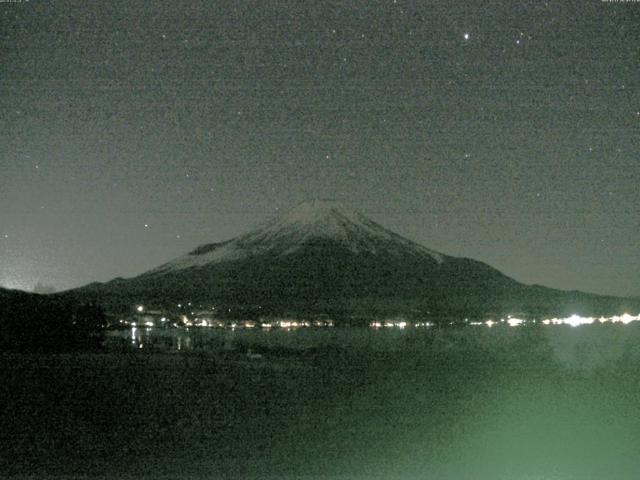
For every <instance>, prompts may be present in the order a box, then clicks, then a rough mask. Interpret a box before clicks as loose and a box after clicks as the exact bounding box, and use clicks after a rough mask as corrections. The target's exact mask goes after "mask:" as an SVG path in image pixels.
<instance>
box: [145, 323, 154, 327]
mask: <svg viewBox="0 0 640 480" xmlns="http://www.w3.org/2000/svg"><path fill="white" fill-rule="evenodd" d="M144 324H145V326H147V327H153V326H154V325H153V322H144Z"/></svg>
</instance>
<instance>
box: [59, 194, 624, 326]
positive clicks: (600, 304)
mask: <svg viewBox="0 0 640 480" xmlns="http://www.w3.org/2000/svg"><path fill="white" fill-rule="evenodd" d="M65 294H66V295H72V296H74V297H80V299H82V300H87V299H90V300H91V301H94V302H100V303H102V304H103V305H104V306H105V307H106V308H107V309H108V310H110V311H114V312H117V311H127V309H131V306H132V305H134V304H136V303H144V304H150V305H157V306H158V307H162V308H167V309H171V308H172V307H175V305H176V304H177V303H179V302H183V303H187V302H189V303H191V304H193V305H203V306H205V305H206V306H207V308H208V307H209V306H215V307H216V310H217V312H220V314H221V315H222V314H224V315H228V316H244V317H246V316H264V315H290V316H314V315H331V316H333V317H336V318H371V317H373V316H379V315H405V316H409V317H412V318H425V317H438V316H439V317H442V316H448V317H459V316H481V315H493V314H507V313H526V314H530V315H538V314H540V315H542V314H558V315H559V314H566V313H584V314H587V313H591V314H596V313H611V312H612V311H614V310H615V311H621V310H622V309H623V308H625V307H626V304H627V303H628V301H627V300H626V299H621V298H616V297H603V296H598V295H592V294H586V293H581V292H565V291H560V290H554V289H550V288H545V287H541V286H536V285H534V286H528V285H524V284H522V283H519V282H517V281H516V280H514V279H512V278H510V277H508V276H506V275H504V274H503V273H501V272H500V271H498V270H496V269H494V268H492V267H490V266H488V265H486V264H484V263H482V262H479V261H476V260H472V259H468V258H458V257H453V256H448V255H445V254H442V253H439V252H436V251H434V250H431V249H429V248H426V247H424V246H422V245H420V244H418V243H415V242H413V241H411V240H408V239H406V238H403V237H401V236H400V235H397V234H395V233H393V232H391V231H389V230H387V229H386V228H384V227H382V226H381V225H379V224H377V223H376V222H374V221H372V220H370V219H368V218H367V217H365V216H364V215H362V214H360V213H358V212H356V211H354V210H352V209H350V208H347V207H345V206H344V205H341V204H339V203H336V202H332V201H320V200H315V201H310V202H306V203H302V204H300V205H298V206H297V207H295V208H294V209H292V210H290V211H289V212H287V213H285V214H284V215H282V216H280V217H279V218H276V219H274V220H271V221H269V222H267V223H265V224H263V225H261V226H259V227H257V228H256V229H254V230H252V231H250V232H248V233H246V234H244V235H241V236H239V237H236V238H233V239H231V240H228V241H225V242H221V243H210V244H205V245H201V246H199V247H197V248H196V249H194V250H193V251H191V252H189V253H187V254H186V255H183V256H181V257H178V258H176V259H174V260H171V261H169V262H167V263H165V264H163V265H160V266H159V267H157V268H154V269H152V270H150V271H148V272H145V273H143V274H141V275H139V276H137V277H134V278H130V279H123V278H118V279H115V280H112V281H110V282H107V283H102V284H101V283H94V284H90V285H87V286H85V287H82V288H80V289H76V290H72V291H69V292H66V293H65ZM635 303H636V302H633V304H634V305H635Z"/></svg>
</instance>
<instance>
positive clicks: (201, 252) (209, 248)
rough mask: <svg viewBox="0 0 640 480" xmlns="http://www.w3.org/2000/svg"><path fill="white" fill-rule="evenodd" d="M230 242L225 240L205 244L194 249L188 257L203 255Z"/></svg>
mask: <svg viewBox="0 0 640 480" xmlns="http://www.w3.org/2000/svg"><path fill="white" fill-rule="evenodd" d="M230 241H231V240H226V241H224V242H218V243H207V244H206V245H200V246H199V247H198V248H196V249H195V250H193V251H192V252H189V255H204V254H205V253H209V252H211V251H213V250H215V249H216V248H218V247H222V246H223V245H226V244H227V243H229V242H230Z"/></svg>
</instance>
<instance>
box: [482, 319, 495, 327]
mask: <svg viewBox="0 0 640 480" xmlns="http://www.w3.org/2000/svg"><path fill="white" fill-rule="evenodd" d="M484 323H485V325H486V326H487V327H493V326H494V325H495V324H496V322H494V321H493V320H487V321H486V322H484Z"/></svg>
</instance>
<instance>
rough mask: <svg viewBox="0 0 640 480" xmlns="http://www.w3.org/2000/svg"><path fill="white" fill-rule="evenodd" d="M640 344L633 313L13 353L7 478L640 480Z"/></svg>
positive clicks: (0, 427)
mask: <svg viewBox="0 0 640 480" xmlns="http://www.w3.org/2000/svg"><path fill="white" fill-rule="evenodd" d="M140 345H142V348H141V347H140ZM638 345H640V330H639V329H638V328H637V326H636V325H633V324H629V325H588V326H581V327H577V328H572V327H569V326H548V327H540V328H535V329H527V328H521V327H515V328H508V327H505V328H485V327H479V328H459V329H435V328H434V329H411V328H406V329H380V330H375V329H366V328H362V329H346V328H332V329H331V328H327V329H298V330H290V331H286V330H275V329H274V330H271V331H263V330H251V331H249V330H245V331H240V330H235V331H230V330H216V329H189V330H186V329H185V330H182V329H175V330H161V329H149V330H146V329H140V330H138V329H136V331H135V332H134V331H132V330H126V331H119V332H111V333H110V335H109V348H108V353H101V354H94V353H77V354H41V355H26V354H3V355H0V398H1V399H2V403H1V405H2V408H1V409H0V447H2V452H3V454H2V455H0V477H3V478H25V477H27V476H30V477H31V478H51V477H57V478H131V479H133V478H194V479H205V478H234V479H236V478H251V479H263V478H269V479H281V478H287V479H293V478H307V479H320V478H322V479H334V478H336V479H347V478H358V479H365V478H367V479H368V478H375V479H383V478H384V479H416V478H424V479H432V478H433V479H438V480H458V479H462V480H465V479H469V480H489V479H491V480H496V479H504V480H531V479H547V480H555V479H558V480H567V479H580V480H584V479H593V480H601V479H603V478H607V479H617V480H621V479H625V480H626V479H629V480H632V479H636V478H637V473H638V471H640V402H639V400H638V399H640V355H639V354H638ZM250 351H251V352H250ZM248 353H251V354H253V355H254V356H250V355H247V354H248ZM256 354H257V355H258V356H255V355H256Z"/></svg>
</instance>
